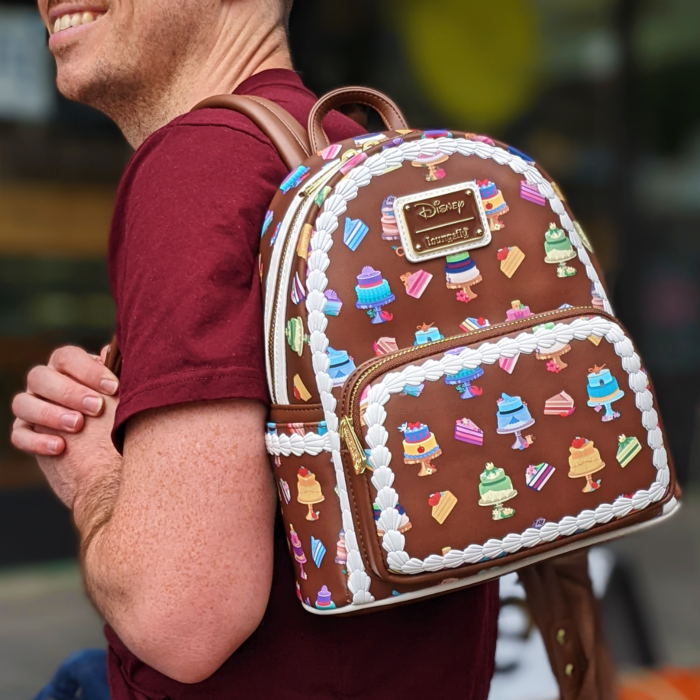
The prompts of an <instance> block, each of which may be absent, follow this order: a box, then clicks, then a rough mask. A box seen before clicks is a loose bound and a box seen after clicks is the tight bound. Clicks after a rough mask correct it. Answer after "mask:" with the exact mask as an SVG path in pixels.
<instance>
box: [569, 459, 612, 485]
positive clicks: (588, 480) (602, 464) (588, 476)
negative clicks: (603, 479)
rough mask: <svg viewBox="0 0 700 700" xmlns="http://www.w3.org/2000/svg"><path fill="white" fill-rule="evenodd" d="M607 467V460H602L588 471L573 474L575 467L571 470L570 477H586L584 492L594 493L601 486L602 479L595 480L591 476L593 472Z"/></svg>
mask: <svg viewBox="0 0 700 700" xmlns="http://www.w3.org/2000/svg"><path fill="white" fill-rule="evenodd" d="M604 468H605V462H603V461H601V462H599V463H598V464H596V465H594V466H593V467H591V468H590V469H589V470H588V471H586V472H583V473H577V474H572V473H571V472H572V470H573V467H572V468H571V469H570V470H569V478H570V479H580V478H583V477H585V479H586V485H585V486H584V487H583V493H593V491H597V490H598V489H599V488H600V479H598V481H593V479H592V478H591V477H592V475H593V474H595V473H596V472H599V471H600V470H601V469H604Z"/></svg>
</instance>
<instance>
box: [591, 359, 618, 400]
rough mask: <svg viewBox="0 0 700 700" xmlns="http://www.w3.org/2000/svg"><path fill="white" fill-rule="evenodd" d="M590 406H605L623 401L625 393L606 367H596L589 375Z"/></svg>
mask: <svg viewBox="0 0 700 700" xmlns="http://www.w3.org/2000/svg"><path fill="white" fill-rule="evenodd" d="M586 389H587V390H588V399H589V400H588V405H589V406H603V405H605V404H608V403H612V402H613V401H617V400H618V399H621V398H622V397H623V396H624V395H625V392H624V391H622V390H621V389H620V387H619V385H618V383H617V379H615V377H613V376H612V374H610V370H609V369H605V367H597V366H596V367H594V368H593V369H592V370H591V371H590V374H589V375H588V385H587V387H586Z"/></svg>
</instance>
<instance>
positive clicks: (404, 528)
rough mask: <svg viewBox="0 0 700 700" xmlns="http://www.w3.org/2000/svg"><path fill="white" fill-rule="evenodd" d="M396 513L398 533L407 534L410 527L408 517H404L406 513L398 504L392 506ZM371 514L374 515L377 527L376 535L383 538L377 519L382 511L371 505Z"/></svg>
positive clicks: (375, 505)
mask: <svg viewBox="0 0 700 700" xmlns="http://www.w3.org/2000/svg"><path fill="white" fill-rule="evenodd" d="M394 508H395V510H396V512H397V513H398V514H399V516H400V518H399V532H401V533H404V532H408V531H409V530H410V529H411V527H413V526H412V524H411V521H410V520H409V519H408V515H406V511H405V510H404V508H403V507H402V506H401V504H400V503H397V504H396V505H395V506H394ZM372 512H373V513H374V523H375V525H376V526H377V534H378V535H379V536H380V537H383V536H384V530H382V528H381V526H380V525H379V518H380V517H381V515H382V510H381V508H380V507H379V506H378V505H377V504H376V503H373V504H372Z"/></svg>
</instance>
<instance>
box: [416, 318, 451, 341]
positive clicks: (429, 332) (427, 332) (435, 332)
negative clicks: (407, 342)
mask: <svg viewBox="0 0 700 700" xmlns="http://www.w3.org/2000/svg"><path fill="white" fill-rule="evenodd" d="M417 328H418V330H416V339H415V341H414V342H413V344H414V345H425V344H426V343H435V342H437V341H438V340H442V339H443V338H444V337H445V336H444V335H443V334H442V333H440V329H439V328H438V327H437V326H433V324H432V323H424V324H423V325H421V326H418V327H417Z"/></svg>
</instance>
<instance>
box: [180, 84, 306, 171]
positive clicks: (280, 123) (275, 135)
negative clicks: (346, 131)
mask: <svg viewBox="0 0 700 700" xmlns="http://www.w3.org/2000/svg"><path fill="white" fill-rule="evenodd" d="M212 108H214V109H230V110H233V111H234V112H238V113H239V114H243V115H245V116H246V117H248V119H250V120H251V121H252V122H253V123H254V124H255V125H256V126H257V127H258V128H259V129H260V130H261V131H262V132H263V133H264V134H265V136H267V137H268V138H269V139H270V141H272V145H273V146H274V147H275V148H276V149H277V152H278V153H279V155H280V158H282V160H283V161H284V164H285V165H286V166H287V169H289V170H294V168H296V167H297V166H298V165H299V164H300V163H302V162H303V161H305V160H306V159H307V158H308V157H309V156H310V155H311V153H312V151H311V147H310V145H309V136H308V134H307V133H306V129H304V127H303V126H302V125H301V124H299V122H298V121H297V120H296V119H295V118H294V117H293V116H292V115H291V114H289V112H287V111H286V110H285V109H283V108H282V107H280V106H279V105H278V104H275V103H274V102H272V101H271V100H267V99H265V98H264V97H256V96H253V95H216V96H214V97H208V98H207V99H206V100H202V102H200V103H199V104H197V105H195V106H194V107H193V108H192V110H191V111H192V112H195V111H197V110H199V109H212Z"/></svg>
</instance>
